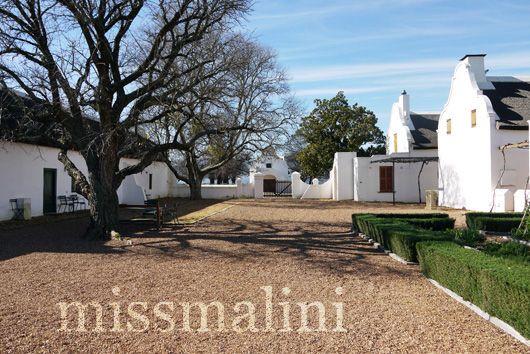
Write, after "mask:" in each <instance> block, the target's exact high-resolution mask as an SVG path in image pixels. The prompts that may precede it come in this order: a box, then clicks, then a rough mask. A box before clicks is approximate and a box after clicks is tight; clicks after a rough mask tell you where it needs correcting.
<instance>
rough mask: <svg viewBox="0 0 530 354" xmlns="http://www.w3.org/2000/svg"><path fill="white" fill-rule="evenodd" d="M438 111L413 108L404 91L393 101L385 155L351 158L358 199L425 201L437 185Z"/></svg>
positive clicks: (356, 198)
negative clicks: (416, 110)
mask: <svg viewBox="0 0 530 354" xmlns="http://www.w3.org/2000/svg"><path fill="white" fill-rule="evenodd" d="M439 116H440V115H439V113H437V112H412V111H411V109H410V96H409V95H408V94H407V92H406V91H403V92H402V93H401V95H400V96H399V98H398V101H397V102H395V103H394V104H393V105H392V112H391V116H390V124H389V127H388V130H387V134H386V147H387V149H386V150H387V154H386V155H375V156H371V157H356V158H355V159H354V164H355V175H354V188H355V198H354V199H355V200H357V201H384V202H390V201H396V202H424V201H425V192H426V191H427V190H432V189H437V184H438V162H437V159H438V142H437V134H436V129H437V127H438V118H439Z"/></svg>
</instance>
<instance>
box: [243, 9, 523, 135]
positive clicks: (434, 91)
mask: <svg viewBox="0 0 530 354" xmlns="http://www.w3.org/2000/svg"><path fill="white" fill-rule="evenodd" d="M246 26H247V28H248V29H250V30H251V31H253V33H254V36H255V37H257V38H258V39H259V40H260V41H261V42H263V43H264V44H265V45H268V46H270V47H272V48H274V49H275V50H276V51H277V53H278V59H279V62H280V64H281V65H282V66H283V67H284V68H285V69H286V70H287V72H288V75H289V77H290V84H291V88H292V90H293V92H294V93H295V94H296V96H297V97H298V98H299V99H300V101H301V102H302V103H303V105H304V108H305V109H306V111H309V110H311V109H312V108H313V100H314V99H315V98H331V97H333V96H334V95H335V94H336V93H337V91H339V90H342V91H344V92H345V93H346V95H347V97H348V99H349V101H350V103H352V104H353V103H355V102H358V103H359V104H361V105H364V106H366V107H368V108H369V109H371V110H372V111H374V112H375V113H376V115H377V117H378V118H379V126H380V127H381V128H382V129H383V130H386V128H387V125H388V119H389V116H390V110H391V107H392V103H393V102H395V101H396V100H397V98H398V96H399V94H400V92H401V91H402V90H403V89H406V90H407V91H408V93H409V94H410V95H411V109H412V110H413V111H441V109H442V108H443V105H444V104H445V101H446V99H447V96H448V93H449V85H450V81H451V76H452V73H453V69H454V66H455V65H456V64H457V62H458V60H459V59H460V58H461V57H462V56H464V55H465V54H468V53H485V54H487V56H486V68H487V69H490V71H489V74H488V75H496V76H499V75H518V76H530V0H519V1H515V0H506V1H502V0H471V1H468V0H460V1H452V0H451V1H444V0H349V1H346V0H335V1H333V0H330V1H322V0H303V1H302V0H256V3H255V6H254V11H253V13H252V14H251V15H250V16H249V18H248V23H247V25H246Z"/></svg>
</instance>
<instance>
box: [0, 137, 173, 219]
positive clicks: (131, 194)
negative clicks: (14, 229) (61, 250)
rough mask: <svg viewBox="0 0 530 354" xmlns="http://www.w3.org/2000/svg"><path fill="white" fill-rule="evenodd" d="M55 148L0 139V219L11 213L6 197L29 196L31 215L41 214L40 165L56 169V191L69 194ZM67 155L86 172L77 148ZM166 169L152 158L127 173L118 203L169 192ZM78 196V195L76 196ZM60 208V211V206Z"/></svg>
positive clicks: (126, 161) (68, 182) (128, 161)
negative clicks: (141, 167) (140, 168)
mask: <svg viewBox="0 0 530 354" xmlns="http://www.w3.org/2000/svg"><path fill="white" fill-rule="evenodd" d="M58 153H59V149H56V148H50V147H45V146H38V145H29V144H21V143H11V142H5V141H2V142H0V181H2V187H0V220H7V219H10V218H11V217H12V216H13V212H12V210H11V205H10V203H9V199H13V198H29V199H31V215H32V216H40V215H42V214H43V186H44V169H45V168H50V169H55V170H56V171H57V172H56V173H57V186H56V191H57V195H58V196H59V195H70V194H72V193H73V192H72V190H71V178H70V176H68V174H67V173H66V171H65V169H64V166H63V164H62V163H61V162H60V161H58V160H57V155H58ZM68 157H69V158H70V159H71V160H72V161H73V162H74V163H75V164H76V166H77V167H78V168H79V169H80V170H81V171H82V172H83V173H84V174H85V175H87V174H88V173H87V167H86V163H85V161H84V159H83V157H82V156H81V154H79V153H78V152H75V151H70V152H68ZM133 163H135V160H132V159H123V160H122V161H120V167H121V168H123V167H124V166H126V165H131V164H133ZM149 174H152V175H153V177H152V181H153V182H152V189H149ZM172 178H173V177H172V175H171V174H170V171H169V169H168V168H167V167H166V166H165V164H163V163H161V162H155V163H153V164H152V165H150V166H149V167H147V168H146V169H145V171H144V172H142V173H139V174H136V175H133V176H128V177H127V178H126V180H125V181H124V182H123V183H122V185H121V186H120V188H119V189H118V197H119V200H120V203H126V204H142V203H143V202H144V200H145V199H144V198H145V197H144V195H145V194H150V197H152V198H158V197H163V196H167V195H169V190H170V185H171V183H170V181H171V179H172ZM80 198H82V197H80ZM61 211H63V210H62V209H61Z"/></svg>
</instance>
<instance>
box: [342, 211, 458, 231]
mask: <svg viewBox="0 0 530 354" xmlns="http://www.w3.org/2000/svg"><path fill="white" fill-rule="evenodd" d="M365 215H371V216H374V217H378V218H391V219H410V220H412V219H414V220H418V219H446V218H449V214H445V213H425V214H419V213H418V214H413V213H409V214H393V213H386V214H377V213H376V214H373V213H372V214H370V213H361V214H352V216H351V217H352V228H353V230H355V231H359V226H358V225H357V217H360V216H365Z"/></svg>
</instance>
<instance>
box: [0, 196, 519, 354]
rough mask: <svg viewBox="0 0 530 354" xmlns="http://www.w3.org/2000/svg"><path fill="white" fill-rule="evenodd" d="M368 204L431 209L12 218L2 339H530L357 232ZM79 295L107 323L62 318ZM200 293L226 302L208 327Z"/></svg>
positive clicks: (389, 346)
mask: <svg viewBox="0 0 530 354" xmlns="http://www.w3.org/2000/svg"><path fill="white" fill-rule="evenodd" d="M366 211H400V212H415V211H416V212H424V210H423V209H421V208H420V207H418V206H414V205H400V206H396V207H392V206H388V205H386V204H360V203H352V202H345V203H342V202H341V203H336V202H327V201H293V200H262V201H253V200H242V201H241V202H240V203H239V204H238V205H236V206H234V207H232V208H230V209H228V210H226V211H224V212H222V213H220V214H216V215H214V216H212V217H210V218H207V219H205V220H203V221H201V222H199V223H197V224H195V225H187V226H185V227H182V228H176V229H166V230H162V232H160V233H156V232H154V231H149V230H139V229H136V230H133V229H129V230H125V231H124V232H123V233H124V234H125V235H127V236H128V237H129V238H127V239H125V240H123V241H109V242H107V243H105V244H100V243H89V242H85V241H80V240H79V239H78V237H77V235H78V234H79V233H80V232H82V230H83V228H84V227H85V226H86V221H85V220H82V219H77V220H66V221H61V222H58V223H54V224H48V225H37V226H30V227H26V228H23V229H18V230H11V231H0V329H1V335H0V352H2V353H6V352H7V353H9V352H58V351H68V352H72V351H74V352H144V353H146V352H187V353H189V352H228V353H233V352H245V353H254V352H270V353H286V352H304V353H305V352H326V353H329V352H340V353H346V352H359V353H367V352H388V353H396V352H422V353H424V352H460V353H461V352H484V353H486V352H487V353H501V352H505V353H506V352H510V353H511V352H521V353H523V352H528V348H527V347H525V346H523V345H522V344H520V343H519V342H517V341H515V340H514V339H512V338H511V337H510V336H508V335H506V334H504V333H502V332H501V331H499V330H498V329H496V328H495V327H493V326H492V325H490V324H489V323H488V322H486V321H484V320H482V319H481V318H480V317H478V316H477V315H475V314H474V313H472V312H471V311H470V310H468V309H467V308H465V307H463V306H462V305H460V304H458V303H457V302H455V301H454V300H452V299H451V298H449V297H448V296H447V295H445V294H444V293H442V292H441V291H440V290H438V289H436V288H435V287H434V286H433V285H431V284H430V283H429V282H428V281H427V280H426V279H425V278H424V277H423V276H422V275H421V273H420V272H419V269H418V267H417V266H406V265H402V264H400V263H397V262H396V261H394V260H392V259H391V258H390V257H388V256H385V255H384V254H383V253H380V252H377V251H375V250H374V249H373V248H371V247H370V246H369V245H367V244H366V243H365V242H363V241H362V240H361V239H360V238H357V237H352V236H351V235H350V234H349V233H348V231H349V227H350V221H351V213H352V212H366ZM461 214H462V212H458V211H456V212H452V215H454V216H457V217H458V222H459V223H462V217H461ZM74 301H77V302H79V303H80V304H83V305H86V304H89V303H91V302H95V303H96V304H95V305H98V306H101V308H100V309H101V310H102V320H101V323H100V325H101V326H100V327H99V329H98V326H97V321H96V319H97V317H96V313H97V311H92V312H91V311H90V309H91V307H87V309H89V310H87V312H86V313H85V314H86V323H85V331H77V330H76V328H77V327H76V326H77V324H79V318H78V317H77V312H76V311H74V310H75V308H73V307H72V308H71V310H72V311H70V312H68V311H66V312H65V314H66V315H65V318H61V311H60V306H61V305H57V304H58V303H61V302H62V303H64V304H71V303H72V302H74ZM199 302H201V303H203V304H210V303H211V302H216V304H217V305H215V306H213V305H212V306H211V307H209V308H206V313H207V316H206V317H204V316H203V317H204V319H205V320H207V323H206V324H205V325H206V327H201V323H200V320H201V317H200V311H199V310H200V309H199V307H195V304H194V303H199ZM161 303H162V304H161ZM311 303H313V304H311ZM64 304H63V305H64ZM219 304H220V305H219ZM319 304H320V305H321V308H320V309H319V306H320V305H319ZM93 305H94V304H93ZM186 306H191V307H188V310H189V311H190V312H189V313H188V315H189V316H188V319H189V327H186ZM96 307H97V306H96ZM94 308H95V307H94ZM190 308H191V309H190ZM236 308H237V309H236ZM322 308H323V309H324V311H325V315H323V314H322V313H320V312H319V311H320V310H321V309H322ZM131 309H132V311H130V310H131ZM220 309H221V310H220ZM304 309H305V310H307V311H306V317H307V323H306V325H307V326H305V327H304V326H303V325H302V324H303V320H304V319H303V317H304V311H305V310H304ZM341 309H343V311H342V310H341ZM219 311H221V312H222V314H223V315H224V321H223V322H222V323H221V322H220V321H219V316H218V315H219V313H218V312H219ZM286 311H287V312H288V316H286ZM341 313H342V316H341ZM164 315H167V316H165V317H164ZM142 316H143V317H142ZM321 318H324V323H323V325H322V324H321V323H319V320H321ZM76 321H77V322H76ZM116 322H117V323H116ZM127 322H128V323H127ZM65 324H66V325H65ZM63 325H65V326H66V327H64V328H63V329H61V327H62V326H63ZM172 325H174V326H172ZM321 325H322V326H321ZM65 328H66V330H64V329H65ZM201 328H203V330H202V331H201ZM219 328H221V329H222V331H218V329H219ZM304 328H305V329H304ZM289 329H290V331H289ZM319 329H320V331H319ZM240 332H241V333H240Z"/></svg>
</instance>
